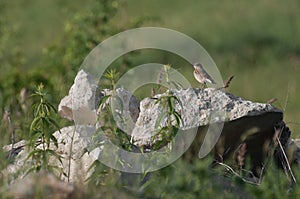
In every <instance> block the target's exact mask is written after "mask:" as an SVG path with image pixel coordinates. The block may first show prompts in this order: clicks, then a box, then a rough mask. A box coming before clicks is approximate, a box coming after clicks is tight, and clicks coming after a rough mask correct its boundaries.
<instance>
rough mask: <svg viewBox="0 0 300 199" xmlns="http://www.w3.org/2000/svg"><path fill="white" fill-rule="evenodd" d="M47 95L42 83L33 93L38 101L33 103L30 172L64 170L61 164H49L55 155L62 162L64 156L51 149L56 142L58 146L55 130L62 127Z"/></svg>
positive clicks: (28, 157)
mask: <svg viewBox="0 0 300 199" xmlns="http://www.w3.org/2000/svg"><path fill="white" fill-rule="evenodd" d="M46 95H47V93H46V92H45V91H44V86H43V84H40V85H39V86H38V87H37V90H36V91H35V93H34V94H33V96H34V97H36V98H37V99H38V101H37V103H35V104H34V105H33V114H34V119H33V121H32V123H31V125H30V140H29V147H30V153H29V154H28V156H27V159H30V158H31V160H32V163H33V165H32V167H31V168H30V169H29V170H28V172H33V171H39V170H41V169H44V170H46V171H50V172H54V171H55V170H57V171H59V173H61V172H62V170H61V168H60V167H59V166H57V165H50V164H49V160H50V158H51V157H54V158H55V159H56V160H58V161H59V162H60V163H61V164H62V160H61V158H62V157H61V156H60V155H59V154H57V153H56V151H55V150H53V149H51V144H54V146H55V147H56V148H57V147H58V142H57V139H56V138H55V136H54V135H53V132H54V131H53V130H54V129H60V128H59V126H58V124H57V122H56V121H55V119H54V117H53V115H54V114H55V113H56V109H55V107H54V106H53V105H52V104H50V103H49V102H48V101H47V98H46ZM28 172H27V173H28Z"/></svg>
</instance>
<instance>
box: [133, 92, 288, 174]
mask: <svg viewBox="0 0 300 199" xmlns="http://www.w3.org/2000/svg"><path fill="white" fill-rule="evenodd" d="M171 92H172V93H173V95H174V96H176V97H177V98H178V99H179V100H180V101H181V104H182V106H181V105H179V103H177V104H176V111H177V112H179V113H180V114H181V117H182V120H183V124H184V125H181V126H180V128H181V129H182V130H188V129H191V128H195V127H196V128H198V131H197V135H196V137H195V140H194V141H193V143H192V145H191V146H190V148H189V149H188V151H187V152H186V153H185V154H184V156H185V159H187V160H188V161H190V162H192V161H193V160H194V159H195V158H197V157H198V154H199V150H200V148H201V146H202V145H203V144H204V143H203V140H204V137H205V135H206V133H207V130H208V128H209V127H210V126H213V125H214V124H218V123H223V122H224V126H223V129H222V133H221V136H220V138H219V140H218V142H217V143H216V145H215V147H214V154H215V159H216V161H218V162H224V161H226V160H228V159H230V160H232V159H235V157H233V155H234V154H235V153H236V152H237V149H238V147H239V146H240V145H241V144H245V146H246V148H245V150H246V155H247V156H250V158H251V167H252V172H253V173H254V175H256V176H259V175H260V171H261V169H262V165H263V164H262V163H263V161H264V158H265V157H266V156H267V153H268V151H269V149H270V147H271V146H272V140H273V136H274V133H275V131H274V127H275V125H276V124H277V123H279V122H280V121H282V118H283V113H282V112H281V111H280V110H279V109H277V108H275V107H273V106H272V105H270V104H262V103H255V102H251V101H247V100H244V99H242V98H240V97H236V96H234V95H232V94H228V93H225V92H223V91H221V90H216V89H212V88H208V89H204V90H202V89H196V90H195V89H192V88H190V89H187V90H172V91H171ZM163 95H164V94H162V95H157V96H155V97H156V98H159V97H161V96H163ZM140 104H141V106H140V110H141V112H140V116H139V118H138V120H137V122H136V125H135V128H134V129H133V132H132V137H133V140H134V141H135V144H136V145H138V146H143V147H147V148H151V147H152V146H153V145H155V143H156V142H158V141H159V139H155V140H153V139H152V138H153V136H154V134H155V131H154V129H155V124H156V121H157V119H158V117H159V115H160V113H161V112H162V111H166V110H163V108H162V106H161V105H160V103H156V100H155V99H151V98H146V99H144V100H142V101H141V103H140ZM214 113H217V114H214ZM162 121H163V122H162V124H161V127H164V126H166V125H167V124H166V120H162ZM173 125H174V124H173ZM210 133H211V132H210ZM244 158H245V157H244Z"/></svg>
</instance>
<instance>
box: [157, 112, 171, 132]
mask: <svg viewBox="0 0 300 199" xmlns="http://www.w3.org/2000/svg"><path fill="white" fill-rule="evenodd" d="M167 115H168V114H167V113H166V112H161V113H160V114H159V116H158V117H157V119H156V121H155V125H154V128H155V129H157V128H158V127H159V125H160V124H161V123H162V120H163V119H164V118H165V117H166V116H167Z"/></svg>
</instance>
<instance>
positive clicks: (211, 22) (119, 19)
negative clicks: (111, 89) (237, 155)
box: [0, 0, 300, 197]
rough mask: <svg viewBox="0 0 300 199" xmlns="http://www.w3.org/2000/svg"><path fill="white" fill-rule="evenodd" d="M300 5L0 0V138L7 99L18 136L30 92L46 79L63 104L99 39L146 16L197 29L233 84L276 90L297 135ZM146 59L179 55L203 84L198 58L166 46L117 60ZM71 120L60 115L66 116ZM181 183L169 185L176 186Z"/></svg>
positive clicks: (125, 64) (250, 95) (193, 33)
mask: <svg viewBox="0 0 300 199" xmlns="http://www.w3.org/2000/svg"><path fill="white" fill-rule="evenodd" d="M299 9H300V1H298V0H287V1H281V0H253V1H233V0H228V1H221V0H214V1H204V0H187V1H182V0H128V1H122V0H86V1H79V0H64V1H61V0H43V1H40V0H26V1H25V0H14V1H7V0H0V69H1V72H0V114H1V124H0V125H1V129H0V130H1V135H3V137H2V139H1V146H2V145H4V144H8V143H9V142H10V141H9V132H7V123H5V121H4V119H2V115H4V111H5V109H8V110H10V111H11V114H12V118H13V123H14V126H15V129H16V132H17V135H16V137H17V139H21V138H26V137H28V128H29V127H28V126H29V124H30V121H31V120H32V112H31V110H30V106H31V104H32V103H33V102H32V99H31V97H30V94H31V93H32V91H33V89H34V87H35V86H36V85H38V84H39V83H40V82H42V83H43V84H45V88H46V89H47V90H48V91H49V94H50V95H49V100H50V101H51V102H52V103H53V104H54V105H55V106H57V105H58V103H59V101H60V99H61V98H62V97H64V96H65V95H66V94H67V93H68V90H69V88H70V86H71V85H72V83H73V80H74V77H75V75H76V73H77V71H78V69H79V67H80V64H81V63H82V61H83V59H84V58H85V57H86V56H87V54H88V53H89V52H90V50H91V49H93V48H94V47H95V45H97V44H98V43H100V42H101V41H103V40H104V39H106V38H109V37H110V36H112V35H114V34H117V33H119V32H120V31H123V30H127V29H130V28H134V27H144V26H157V27H165V28H170V29H174V30H176V31H179V32H182V33H184V34H186V35H188V36H190V37H192V38H194V39H195V40H196V41H198V42H199V43H200V44H201V45H202V46H203V47H204V48H205V49H206V50H207V52H208V53H209V54H210V56H211V57H212V58H213V59H214V61H215V63H216V64H217V66H218V68H219V70H220V73H221V74H222V77H223V79H224V80H225V79H227V78H228V77H229V76H230V75H234V76H235V78H234V80H233V81H232V83H231V85H230V88H229V89H228V91H229V92H231V93H233V94H235V95H237V96H240V97H243V98H246V99H249V100H252V101H257V102H267V101H268V100H269V99H271V98H277V99H278V100H277V101H276V102H275V103H274V105H275V106H277V107H278V108H280V109H282V110H284V121H285V122H287V124H288V126H289V127H290V128H291V130H292V133H293V134H292V137H298V135H300V134H299V132H300V114H299V110H300V104H299V102H300V93H298V92H297V91H298V89H300V80H299V72H300V12H299ZM148 62H158V63H163V64H171V65H172V66H173V67H175V68H177V69H179V70H180V72H181V73H183V74H184V75H186V76H187V77H188V78H189V79H191V81H192V84H193V86H195V87H196V86H199V84H197V82H196V81H195V80H194V78H193V76H192V71H193V69H192V68H191V66H190V65H188V64H187V63H186V62H185V61H183V60H181V59H179V58H178V57H176V56H174V55H172V54H168V53H166V52H161V51H153V50H144V51H141V52H139V53H130V54H129V55H128V56H123V57H122V58H121V59H120V60H118V61H117V62H116V63H115V65H118V66H119V68H120V71H121V72H125V71H126V70H127V69H129V68H130V67H133V66H135V65H137V64H143V63H148ZM22 89H23V90H22ZM24 89H25V90H26V91H27V92H25V94H24V92H21V91H24ZM142 95H143V96H149V95H150V91H149V90H147V91H145V92H144V93H142ZM67 124H68V123H67V122H66V121H64V120H61V119H60V125H61V126H64V125H67ZM0 155H1V156H2V154H0ZM0 158H1V157H0ZM183 167H186V166H183ZM183 170H184V169H183ZM189 175H190V174H189ZM280 175H281V174H280ZM174 176H175V175H174ZM183 176H184V174H183ZM277 176H279V175H277ZM164 179H165V178H164ZM188 180H189V179H188ZM189 182H190V181H189ZM195 182H197V183H198V181H195ZM275 184H276V183H275ZM165 186H166V188H167V186H168V183H166V185H165ZM174 186H175V185H174ZM176 186H177V185H176ZM176 186H175V188H176ZM265 186H266V187H262V189H261V190H260V191H257V190H255V191H254V192H257V195H258V196H263V194H264V193H265V192H264V188H266V189H271V190H279V189H278V187H274V186H275V185H274V183H272V181H271V182H270V183H268V184H267V185H265ZM278 186H279V185H278ZM182 187H184V188H187V191H190V190H189V188H190V187H185V186H184V185H183V186H182ZM154 188H155V187H154ZM173 188H174V187H173ZM173 188H171V189H170V190H168V191H169V192H170V193H173V190H174V189H175V188H174V189H173ZM154 190H155V189H154ZM207 190H210V191H211V189H207ZM154 192H155V191H154ZM268 194H270V196H273V197H274V195H272V193H268Z"/></svg>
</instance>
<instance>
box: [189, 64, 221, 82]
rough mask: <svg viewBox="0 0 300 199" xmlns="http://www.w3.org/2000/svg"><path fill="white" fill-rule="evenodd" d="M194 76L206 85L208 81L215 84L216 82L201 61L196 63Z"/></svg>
mask: <svg viewBox="0 0 300 199" xmlns="http://www.w3.org/2000/svg"><path fill="white" fill-rule="evenodd" d="M193 66H194V69H195V70H194V77H195V79H196V80H197V81H198V82H200V83H201V84H203V85H204V86H203V87H205V86H206V83H210V84H215V83H216V82H215V81H214V80H213V78H212V77H211V76H210V75H209V74H208V73H207V72H206V71H205V70H204V68H203V66H202V65H201V64H200V63H195V64H194V65H193Z"/></svg>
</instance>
